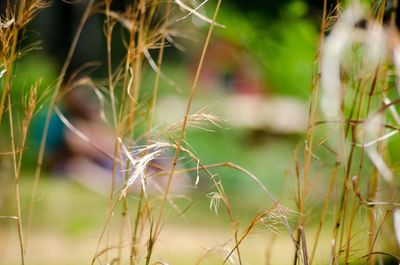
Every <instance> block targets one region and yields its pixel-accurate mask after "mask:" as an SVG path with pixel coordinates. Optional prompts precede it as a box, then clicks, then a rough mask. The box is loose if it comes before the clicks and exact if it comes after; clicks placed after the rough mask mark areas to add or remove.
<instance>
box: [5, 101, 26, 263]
mask: <svg viewBox="0 0 400 265" xmlns="http://www.w3.org/2000/svg"><path fill="white" fill-rule="evenodd" d="M8 116H9V121H10V140H11V150H12V158H13V169H14V178H15V199H16V202H17V230H18V240H19V249H20V255H21V264H22V265H24V264H25V248H24V238H23V231H22V214H21V198H20V196H21V195H20V191H19V180H20V175H19V172H18V164H17V163H18V162H17V156H16V147H15V137H14V126H13V123H14V120H13V116H12V109H11V97H10V95H8Z"/></svg>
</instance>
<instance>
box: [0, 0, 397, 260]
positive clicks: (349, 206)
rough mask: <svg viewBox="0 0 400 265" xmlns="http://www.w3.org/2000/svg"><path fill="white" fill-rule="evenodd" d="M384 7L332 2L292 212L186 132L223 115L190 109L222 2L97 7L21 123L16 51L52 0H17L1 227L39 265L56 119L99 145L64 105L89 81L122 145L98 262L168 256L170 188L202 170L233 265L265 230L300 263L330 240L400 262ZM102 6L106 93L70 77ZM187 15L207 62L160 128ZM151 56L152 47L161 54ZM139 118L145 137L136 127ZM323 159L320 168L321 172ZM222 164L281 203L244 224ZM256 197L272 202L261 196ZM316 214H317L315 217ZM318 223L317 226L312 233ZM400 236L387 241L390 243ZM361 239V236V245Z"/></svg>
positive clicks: (390, 52)
mask: <svg viewBox="0 0 400 265" xmlns="http://www.w3.org/2000/svg"><path fill="white" fill-rule="evenodd" d="M206 2H207V1H206ZM206 2H204V3H202V4H201V5H203V4H207V3H206ZM385 2H386V1H372V4H370V5H367V4H361V3H359V2H357V1H353V2H351V3H349V4H348V5H347V6H342V5H340V4H338V5H337V6H335V7H331V8H329V7H328V6H327V3H326V1H324V12H323V16H322V25H321V31H320V38H319V50H318V51H317V52H316V59H315V70H314V76H313V77H312V87H311V90H310V91H311V93H310V116H309V129H308V130H307V132H306V134H305V141H304V144H303V143H302V144H301V145H300V146H299V148H298V150H297V151H298V152H297V154H298V156H297V159H296V163H295V170H294V171H293V180H294V181H293V182H294V183H295V185H293V191H294V192H293V193H289V192H288V193H286V194H294V200H295V206H294V207H293V209H290V207H286V206H284V205H282V204H281V202H280V200H278V199H276V198H275V196H274V195H273V194H271V193H270V192H269V191H268V189H267V188H266V187H265V186H264V185H263V184H262V182H261V181H260V180H258V178H257V177H256V176H254V175H253V174H251V172H249V171H248V170H246V169H244V168H242V167H240V166H238V165H235V164H232V163H230V162H223V163H216V164H210V165H207V164H203V163H202V162H201V159H200V158H198V157H196V155H195V154H194V151H193V150H191V148H190V143H187V142H186V139H185V132H186V129H187V128H188V127H189V126H191V125H195V126H196V125H198V124H203V123H211V124H217V123H218V119H217V118H216V117H214V116H212V115H209V114H207V113H198V112H194V111H193V110H192V103H193V100H194V98H195V95H196V91H197V88H198V81H199V76H200V73H201V70H202V68H203V60H204V58H205V55H206V53H207V50H208V46H209V43H210V40H211V38H212V33H213V31H214V30H215V27H222V25H220V24H218V23H217V21H218V12H219V10H220V8H223V7H221V0H218V1H215V9H214V12H213V15H212V17H210V18H208V17H205V16H204V15H203V14H201V13H199V11H198V7H195V6H194V7H193V6H190V5H188V4H186V2H183V1H180V0H174V1H166V2H161V1H148V0H139V1H131V2H129V3H128V4H127V7H126V9H125V11H116V10H112V0H106V1H95V0H89V1H87V7H86V9H85V12H84V14H83V16H82V18H81V20H80V23H79V26H78V29H77V32H76V34H75V37H74V39H73V42H72V43H71V46H70V50H69V52H68V54H67V57H66V59H65V62H64V64H63V67H62V69H61V72H60V75H59V77H58V79H57V82H56V84H55V86H54V88H53V89H52V90H51V92H49V93H50V95H42V94H40V93H39V92H38V89H37V87H38V84H35V85H33V86H32V88H31V89H30V90H29V92H27V95H26V98H25V99H24V102H23V104H24V108H23V118H22V119H16V118H15V116H14V112H15V106H14V104H13V103H14V102H12V98H13V97H11V96H10V95H12V93H13V79H14V78H18V75H17V76H14V73H15V67H16V64H17V62H18V59H19V56H20V55H22V54H24V52H23V49H24V47H22V46H21V39H22V38H23V37H22V36H23V35H24V28H25V27H26V25H27V24H28V23H29V22H30V21H31V20H32V19H33V17H34V16H35V14H36V13H37V12H38V11H39V10H40V9H42V8H45V7H47V6H48V5H49V3H48V2H46V1H44V0H31V1H24V0H21V1H17V2H15V3H14V4H11V3H9V6H8V8H7V12H6V14H5V17H4V18H2V19H1V25H0V30H1V31H0V41H1V61H0V66H1V69H4V70H1V81H2V90H1V101H0V124H1V126H2V129H4V128H7V129H8V130H9V132H8V133H7V137H8V139H7V142H9V143H10V144H9V145H7V146H6V147H5V148H7V149H2V150H1V152H2V153H1V157H0V158H1V160H2V162H3V161H4V163H10V164H11V165H12V169H13V170H12V172H10V173H9V174H10V175H13V179H14V182H15V185H14V189H15V198H14V200H15V215H10V216H1V217H0V221H2V220H4V219H12V220H14V221H15V222H16V227H17V232H18V238H19V239H18V245H19V249H20V260H21V264H25V263H29V262H26V260H25V254H26V246H27V244H28V240H27V238H28V236H29V233H30V232H31V222H32V218H33V216H34V214H35V201H36V199H37V188H38V185H40V176H41V171H42V167H43V161H44V155H45V143H46V137H47V134H48V129H49V124H50V119H51V117H52V115H54V114H55V115H57V116H58V117H59V118H60V120H61V121H62V122H63V123H64V125H65V126H66V127H67V128H68V129H69V130H71V131H72V132H73V133H74V134H76V135H77V136H78V137H79V138H80V139H81V140H82V142H85V143H86V144H89V145H92V147H94V148H97V149H100V148H99V147H98V146H96V144H95V143H93V142H92V141H91V139H90V137H88V136H86V135H85V134H84V133H83V132H80V131H79V130H78V129H77V128H76V127H74V124H73V123H72V122H70V121H69V120H68V119H67V118H66V117H65V116H64V115H63V114H62V113H61V111H60V110H59V108H58V105H59V103H60V101H61V99H62V97H63V96H64V95H65V91H68V90H71V89H79V87H80V85H82V84H84V85H86V86H90V87H92V88H93V89H94V90H95V91H96V92H97V93H100V94H101V95H102V96H103V97H105V98H106V100H107V101H108V102H109V103H110V111H109V112H107V111H105V113H107V114H108V116H109V117H107V118H108V119H107V120H108V123H109V125H110V127H111V128H112V129H113V131H114V139H112V140H113V143H114V152H113V153H112V154H108V153H107V154H106V155H107V156H109V157H111V158H112V160H113V167H112V173H111V174H110V178H111V179H112V180H113V181H112V184H111V186H110V187H109V196H108V212H107V213H106V218H105V220H103V222H104V226H103V229H102V231H100V232H99V239H98V243H97V246H96V250H95V252H94V253H93V257H92V259H91V264H128V263H129V264H165V262H162V261H159V260H157V258H155V257H154V252H155V249H156V246H157V244H160V243H161V242H159V241H158V238H159V236H160V234H161V233H162V232H163V225H164V219H165V215H166V211H167V209H170V208H172V209H177V206H176V203H175V202H174V200H173V194H171V192H170V189H171V183H172V181H173V179H174V178H175V177H176V175H177V174H180V173H182V172H197V175H198V178H197V179H196V180H194V181H193V184H192V185H193V186H197V184H198V182H199V181H201V178H204V177H207V178H209V179H210V180H211V181H212V183H213V186H214V191H213V192H212V193H209V194H208V198H209V199H210V201H211V204H210V207H211V208H212V209H214V210H215V211H216V212H218V209H219V207H220V205H223V206H224V207H225V209H226V213H227V215H228V219H229V222H230V223H231V228H232V244H231V246H230V247H229V249H228V250H227V251H225V252H223V253H222V255H223V260H224V261H223V263H224V264H225V263H231V264H246V262H245V260H246V258H245V257H243V255H242V253H241V245H242V243H243V242H244V241H245V240H246V239H247V238H248V237H249V236H250V235H251V234H252V233H253V232H254V231H255V228H256V227H258V226H261V225H262V226H265V227H267V228H268V229H269V230H270V231H271V232H272V233H277V232H278V231H285V235H286V233H287V236H288V237H289V238H290V240H291V242H292V245H291V246H288V248H290V247H292V248H293V249H294V253H293V263H294V264H313V263H315V264H318V263H319V261H318V260H317V253H318V250H321V249H322V248H329V249H331V252H330V253H331V254H330V257H329V264H348V263H351V262H361V263H367V264H375V263H376V262H383V259H382V257H383V256H390V257H392V258H394V259H396V260H399V254H398V246H397V247H396V246H385V245H384V242H385V240H387V239H385V238H384V235H385V234H384V231H386V230H388V231H392V232H393V231H394V235H395V236H396V237H397V240H398V244H400V242H399V241H400V230H399V220H398V219H399V217H398V215H399V210H398V205H399V204H398V200H399V198H398V187H397V186H398V185H397V180H396V168H395V164H396V163H395V161H390V154H389V151H388V149H389V148H390V143H391V139H392V137H396V134H397V133H398V131H399V124H400V117H399V114H398V112H397V108H396V104H397V103H398V101H399V100H398V99H397V98H398V93H400V92H399V91H400V90H399V88H398V85H399V84H400V83H399V82H398V81H397V78H398V75H399V71H400V70H399V69H400V42H399V37H398V31H397V29H396V27H395V24H394V21H395V17H394V16H395V13H394V12H391V13H389V16H390V18H389V22H385V23H384V22H383V21H384V15H385V12H386V11H385V6H386V4H385ZM394 6H396V5H394ZM177 10H184V12H183V13H182V12H181V11H179V12H178V11H177ZM386 13H387V12H386ZM94 14H102V15H103V16H104V35H105V36H104V37H105V39H106V44H107V74H108V76H107V82H105V83H106V88H107V91H101V90H100V89H99V88H98V84H96V82H94V81H93V80H91V79H90V78H88V77H83V78H82V77H79V75H78V74H77V75H72V76H71V77H69V79H68V80H66V79H67V77H66V72H67V69H68V67H69V65H70V62H71V59H72V57H73V56H74V52H75V49H76V46H77V42H78V39H79V37H80V34H81V32H82V29H83V27H84V25H85V23H86V22H87V20H88V19H89V17H90V16H92V15H94ZM189 16H197V17H198V18H199V19H202V20H203V21H204V22H206V23H208V32H207V35H206V37H205V39H204V40H203V45H202V52H201V57H200V59H199V62H198V64H197V69H196V73H195V76H194V80H193V82H192V86H191V88H190V89H189V95H188V98H187V104H186V109H185V112H184V113H182V120H181V121H177V123H176V124H174V125H173V126H171V127H169V128H162V129H160V128H159V127H157V126H156V125H155V122H154V112H155V108H156V107H157V98H158V91H159V86H160V80H161V79H163V78H166V79H167V78H168V77H166V76H165V75H164V74H163V68H162V67H163V61H164V53H165V49H166V48H167V47H169V46H170V45H173V44H174V42H175V41H174V39H173V38H174V36H175V35H176V32H175V31H174V28H173V26H174V23H176V22H177V21H181V20H184V19H186V18H187V17H189ZM117 25H120V26H122V27H123V28H124V30H125V33H126V36H127V38H126V39H125V40H121V41H125V43H124V44H125V48H126V54H125V56H124V58H123V60H122V61H121V62H120V63H119V64H117V65H115V64H113V49H114V47H113V46H112V43H113V41H112V40H113V39H115V36H114V35H115V32H114V30H115V28H116V26H117ZM227 26H229V25H227ZM150 50H156V51H157V53H154V52H150ZM154 54H157V55H156V56H157V58H156V59H154V58H152V56H154ZM148 66H150V68H151V69H152V70H153V71H154V72H155V75H154V79H153V87H152V90H151V91H152V94H151V100H150V101H149V102H148V103H147V104H144V103H143V104H142V102H141V97H140V95H141V92H142V90H143V87H142V85H143V84H142V83H143V76H144V72H145V69H146V68H147V67H148ZM16 73H17V72H16ZM44 98H46V99H47V100H48V106H49V107H48V113H47V119H46V123H45V127H44V131H43V137H42V141H41V146H40V149H39V150H38V159H37V166H36V170H35V174H34V176H33V178H34V185H33V187H32V194H31V196H30V197H31V202H30V207H29V209H28V210H26V211H25V212H22V209H21V201H20V197H21V194H20V190H19V181H20V180H21V179H20V176H21V167H22V165H23V164H22V162H21V161H22V158H23V154H24V151H25V149H26V139H27V136H28V134H29V126H30V123H31V120H32V117H33V116H34V114H35V112H37V110H38V108H39V106H40V104H41V103H40V102H42V101H43V100H44ZM143 105H144V107H143ZM143 109H145V110H146V111H145V115H144V118H143V115H142V114H141V113H143ZM7 116H8V117H7ZM3 118H4V119H3ZM7 118H8V119H7ZM143 120H144V122H143ZM143 124H145V125H144V127H145V130H144V133H142V134H140V135H138V130H137V128H138V127H139V126H143ZM142 139H144V140H145V142H146V145H145V146H141V147H138V146H136V145H135V143H138V141H139V140H142ZM100 151H101V150H100ZM171 151H172V152H173V153H174V155H173V156H172V157H171V158H170V160H169V165H168V168H161V169H160V170H159V172H158V173H157V174H152V173H151V171H150V170H149V168H150V164H151V162H152V160H154V159H157V158H159V157H161V156H162V155H163V154H165V153H167V152H171ZM182 157H188V158H189V159H190V160H191V161H192V162H193V163H194V164H195V165H197V166H196V167H193V168H185V169H182V168H179V167H178V163H179V161H180V159H181V158H182ZM321 165H323V168H324V170H321ZM221 167H226V168H230V169H232V170H236V171H238V172H241V173H243V175H246V176H247V177H249V178H251V179H252V180H254V181H255V183H257V184H258V186H259V187H260V189H262V190H263V191H264V192H265V194H266V197H267V198H268V199H269V202H270V205H272V206H270V207H265V209H263V210H260V211H259V212H258V213H256V214H255V215H254V218H252V220H251V221H250V222H249V223H248V224H244V225H243V224H242V223H240V221H239V219H238V218H237V213H236V212H235V211H234V209H233V206H232V205H231V203H230V200H229V198H228V196H227V193H226V192H225V190H224V187H223V185H222V184H221V181H220V179H219V177H218V176H216V175H214V174H213V170H214V169H215V168H221ZM119 175H122V176H123V178H124V182H123V185H122V187H120V186H118V183H117V177H118V176H119ZM161 177H163V178H165V179H166V182H165V183H166V185H165V186H164V187H160V186H158V187H155V188H156V189H158V190H159V193H156V194H154V193H152V192H149V183H150V182H149V179H151V178H161ZM133 186H137V187H139V191H138V199H137V200H136V203H137V205H135V206H134V205H132V201H130V200H128V199H127V196H128V194H129V192H130V190H131V189H132V187H133ZM315 190H318V192H315ZM316 193H318V194H316ZM286 194H283V195H282V196H280V197H285V196H286ZM318 199H319V200H320V201H322V202H321V210H320V211H314V210H315V209H314V208H313V207H315V206H313V204H312V203H311V201H312V200H318ZM263 200H264V199H263ZM221 202H222V204H221ZM260 204H261V205H266V204H265V203H264V202H262V203H260ZM133 209H135V211H134V210H133ZM178 211H187V209H178ZM315 212H318V216H316V214H315ZM393 218H394V219H393ZM23 220H24V222H23ZM315 220H317V221H315ZM315 222H317V224H316V230H315V232H314V230H313V229H312V228H313V227H314V226H315ZM114 226H117V227H118V229H119V233H118V235H117V236H115V235H114V234H113V233H114V232H115V229H113V228H114ZM311 230H312V231H313V232H312V233H311V232H310V231H311ZM322 231H325V232H324V233H329V234H330V238H331V241H330V245H323V244H322V243H321V240H320V237H321V233H322ZM326 231H328V232H326ZM281 233H283V232H281ZM392 234H393V233H392ZM393 239H394V238H393ZM393 239H392V241H390V239H389V240H388V241H389V242H393ZM360 240H361V241H362V242H365V243H358V242H359V241H360ZM127 242H128V243H127ZM355 242H357V243H355ZM396 249H397V252H396ZM178 255H179V254H178ZM205 255H207V253H206V254H205ZM203 258H204V257H202V256H201V257H200V258H198V260H197V262H196V264H201V262H202V260H203ZM267 262H268V261H267ZM380 264H381V263H380Z"/></svg>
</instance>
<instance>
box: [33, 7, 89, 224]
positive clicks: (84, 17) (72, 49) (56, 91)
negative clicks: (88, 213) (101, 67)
mask: <svg viewBox="0 0 400 265" xmlns="http://www.w3.org/2000/svg"><path fill="white" fill-rule="evenodd" d="M94 2H95V0H90V1H89V2H88V4H87V6H86V9H85V12H84V13H83V15H82V18H81V20H80V22H79V25H78V29H77V31H76V33H75V36H74V39H73V41H72V43H71V46H70V48H69V51H68V54H67V57H66V59H65V61H64V64H63V67H62V69H61V72H60V76H59V77H58V81H57V84H56V86H55V88H54V92H53V95H52V98H51V102H50V105H49V109H48V111H47V117H46V121H45V125H44V129H43V135H42V139H41V143H40V148H39V154H38V159H37V163H36V169H35V175H34V182H33V187H32V193H31V199H30V204H29V210H28V228H27V231H28V232H29V231H30V228H31V224H32V217H33V211H34V203H35V199H36V193H37V189H38V186H39V180H40V175H41V170H42V165H43V159H44V151H45V145H46V139H47V134H48V131H49V126H50V119H51V115H52V114H53V111H54V108H55V106H56V103H57V100H58V97H59V93H60V90H61V86H62V84H63V81H64V78H65V74H66V72H67V69H68V67H69V65H70V63H71V60H72V56H73V55H74V52H75V48H76V46H77V44H78V40H79V36H80V35H81V32H82V29H83V26H84V25H85V23H86V21H87V19H88V18H89V16H90V14H91V10H92V7H93V4H94Z"/></svg>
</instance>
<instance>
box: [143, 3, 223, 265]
mask: <svg viewBox="0 0 400 265" xmlns="http://www.w3.org/2000/svg"><path fill="white" fill-rule="evenodd" d="M221 2H222V0H218V3H217V6H216V8H215V12H214V16H213V20H212V21H213V23H212V24H211V25H210V28H209V31H208V34H207V38H206V41H205V44H204V46H203V51H202V54H201V57H200V62H199V64H198V67H197V71H196V75H195V78H194V81H193V85H192V88H191V91H190V95H189V100H188V103H187V106H186V111H185V116H184V120H183V123H182V129H181V133H180V136H179V139H178V143H177V148H176V152H175V156H174V158H173V161H172V167H171V171H170V173H169V175H168V182H167V186H166V188H165V192H164V196H163V200H162V203H161V208H160V212H159V215H158V218H157V219H156V223H155V224H156V225H155V228H154V234H153V235H152V237H153V238H155V236H156V235H157V234H158V233H159V228H160V224H161V219H162V216H163V214H164V209H165V205H166V202H167V196H168V193H169V188H170V186H171V181H172V177H173V175H174V172H175V168H176V165H177V161H178V157H179V154H180V151H181V146H182V142H183V137H184V135H185V129H186V124H187V120H188V117H189V113H190V109H191V106H192V102H193V98H194V95H195V93H196V90H197V86H198V81H199V77H200V73H201V70H202V67H203V62H204V58H205V55H206V52H207V49H208V44H209V42H210V39H211V34H212V31H213V28H214V23H215V21H216V18H217V14H218V11H219V8H220V6H221ZM151 254H152V247H151V249H150V251H149V252H148V254H147V257H146V265H148V264H149V263H150V258H151Z"/></svg>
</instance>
